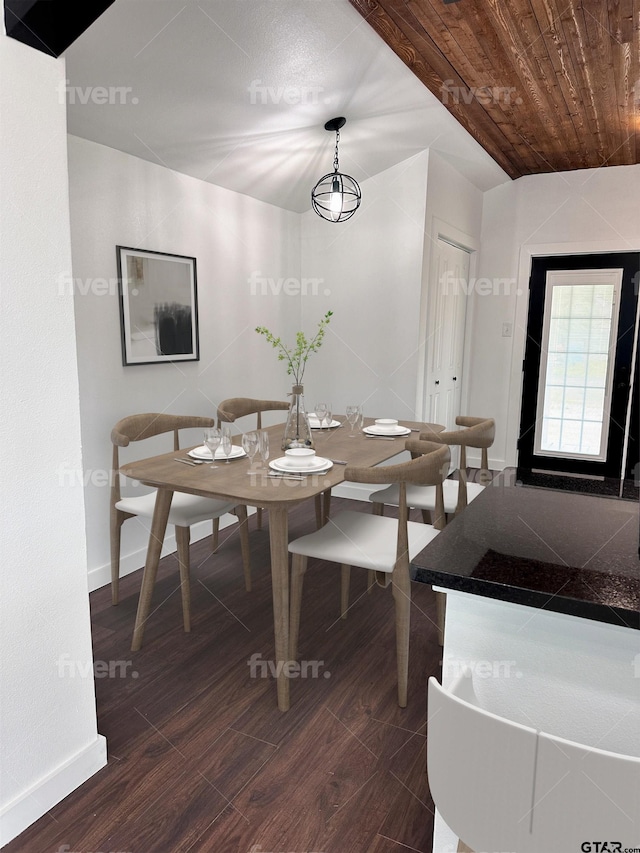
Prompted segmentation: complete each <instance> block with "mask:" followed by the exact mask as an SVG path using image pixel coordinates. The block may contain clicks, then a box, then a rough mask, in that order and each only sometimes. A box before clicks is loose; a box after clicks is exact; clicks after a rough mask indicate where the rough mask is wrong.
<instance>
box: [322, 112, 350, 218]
mask: <svg viewBox="0 0 640 853" xmlns="http://www.w3.org/2000/svg"><path fill="white" fill-rule="evenodd" d="M346 121H347V120H346V118H344V117H342V116H340V117H339V118H332V119H330V120H329V121H328V122H327V123H326V124H325V126H324V129H325V130H330V131H334V132H335V134H336V152H335V155H334V158H333V172H330V173H329V174H328V175H324V176H323V177H322V178H320V180H319V181H318V183H317V184H316V185H315V187H314V188H313V189H312V190H311V204H312V205H313V209H314V210H315V212H316V213H317V214H318V216H321V217H322V218H323V219H327V220H328V221H329V222H344V221H345V220H347V219H350V218H351V217H352V216H353V214H354V213H355V212H356V210H357V209H358V208H359V207H360V200H361V198H362V193H361V192H360V187H359V185H358V182H357V181H356V180H355V179H354V178H351V177H350V176H349V175H343V174H342V173H341V172H340V171H339V163H338V143H339V142H340V128H341V127H344V125H345V124H346Z"/></svg>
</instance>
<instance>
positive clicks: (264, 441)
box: [258, 429, 269, 465]
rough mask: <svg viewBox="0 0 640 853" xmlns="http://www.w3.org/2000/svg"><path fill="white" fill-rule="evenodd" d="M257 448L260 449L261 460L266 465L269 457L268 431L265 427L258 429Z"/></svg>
mask: <svg viewBox="0 0 640 853" xmlns="http://www.w3.org/2000/svg"><path fill="white" fill-rule="evenodd" d="M258 449H259V450H260V456H261V457H262V462H263V464H265V465H266V463H267V460H268V459H269V433H268V432H267V431H266V429H263V430H260V432H259V433H258Z"/></svg>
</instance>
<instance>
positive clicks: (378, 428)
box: [362, 418, 411, 437]
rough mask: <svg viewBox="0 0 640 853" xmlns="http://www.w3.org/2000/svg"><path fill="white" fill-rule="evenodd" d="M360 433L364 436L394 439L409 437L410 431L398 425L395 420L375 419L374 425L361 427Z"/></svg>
mask: <svg viewBox="0 0 640 853" xmlns="http://www.w3.org/2000/svg"><path fill="white" fill-rule="evenodd" d="M362 432H364V433H365V435H375V436H383V437H395V436H399V435H410V434H411V429H410V428H409V427H404V426H402V425H401V424H399V423H398V421H397V420H396V419H395V418H376V420H375V423H373V424H371V426H366V427H363V428H362Z"/></svg>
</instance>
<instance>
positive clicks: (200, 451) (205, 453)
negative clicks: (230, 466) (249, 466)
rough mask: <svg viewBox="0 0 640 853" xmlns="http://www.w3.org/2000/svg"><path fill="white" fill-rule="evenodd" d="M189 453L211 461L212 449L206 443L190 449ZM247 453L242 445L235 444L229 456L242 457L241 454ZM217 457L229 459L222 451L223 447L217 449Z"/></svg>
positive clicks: (194, 456) (231, 457)
mask: <svg viewBox="0 0 640 853" xmlns="http://www.w3.org/2000/svg"><path fill="white" fill-rule="evenodd" d="M187 455H188V456H193V458H194V459H206V461H207V462H211V451H210V450H209V448H208V447H207V446H206V445H205V444H201V445H200V447H194V448H193V450H190V451H189V453H188V454H187ZM246 455H247V454H246V453H245V452H244V450H243V449H242V447H238V446H237V445H235V444H234V445H233V447H232V448H231V453H230V454H229V457H228V458H229V459H240V457H241V456H246ZM216 459H227V457H226V456H225V454H224V453H223V452H222V448H221V447H219V448H218V449H217V450H216Z"/></svg>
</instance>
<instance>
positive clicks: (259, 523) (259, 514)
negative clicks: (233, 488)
mask: <svg viewBox="0 0 640 853" xmlns="http://www.w3.org/2000/svg"><path fill="white" fill-rule="evenodd" d="M256 530H262V509H261V507H258V508H257V510H256Z"/></svg>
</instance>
